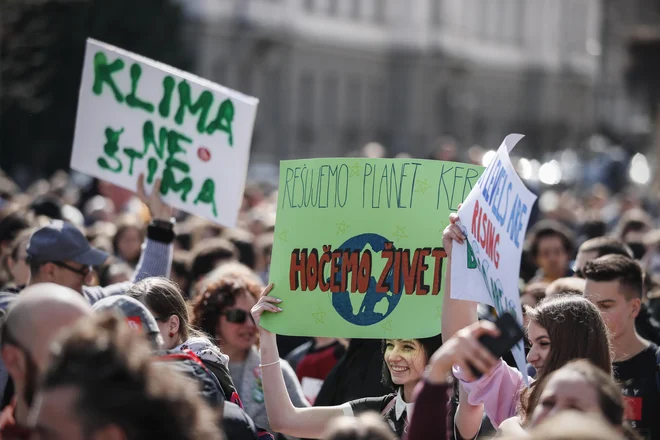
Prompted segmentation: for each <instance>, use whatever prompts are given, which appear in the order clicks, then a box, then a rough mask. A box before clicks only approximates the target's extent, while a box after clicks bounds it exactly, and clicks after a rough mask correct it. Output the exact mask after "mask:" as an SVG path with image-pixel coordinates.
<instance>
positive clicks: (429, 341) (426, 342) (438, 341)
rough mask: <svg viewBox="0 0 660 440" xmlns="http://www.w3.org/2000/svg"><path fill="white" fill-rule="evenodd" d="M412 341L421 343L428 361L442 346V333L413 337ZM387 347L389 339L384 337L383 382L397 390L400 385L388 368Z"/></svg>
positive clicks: (382, 349)
mask: <svg viewBox="0 0 660 440" xmlns="http://www.w3.org/2000/svg"><path fill="white" fill-rule="evenodd" d="M411 340H412V341H417V342H418V343H419V345H421V346H422V349H423V350H424V355H425V356H426V361H427V362H428V360H429V359H431V356H432V355H433V353H435V352H436V350H438V349H439V348H440V347H441V346H442V334H439V335H437V336H431V337H430V338H421V339H411ZM386 349H387V339H383V342H382V344H381V353H382V357H383V368H382V370H381V379H380V381H381V383H382V384H383V385H385V386H386V387H388V388H391V389H393V390H397V389H398V388H399V387H398V386H397V385H395V384H394V382H392V375H391V374H390V370H389V368H387V362H386V361H385V350H386Z"/></svg>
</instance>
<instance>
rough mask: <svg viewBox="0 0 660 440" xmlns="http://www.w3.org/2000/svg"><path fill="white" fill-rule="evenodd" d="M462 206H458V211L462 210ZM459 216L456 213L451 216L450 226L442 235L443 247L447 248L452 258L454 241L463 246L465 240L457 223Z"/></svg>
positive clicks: (446, 250)
mask: <svg viewBox="0 0 660 440" xmlns="http://www.w3.org/2000/svg"><path fill="white" fill-rule="evenodd" d="M461 206H462V205H458V209H461ZM458 220H459V219H458V214H456V213H455V212H453V213H451V214H449V225H447V227H446V228H445V230H444V231H443V233H442V245H443V247H444V248H445V252H447V255H448V256H449V257H451V249H452V245H453V244H454V241H456V242H458V243H460V244H463V242H464V240H465V235H464V234H463V231H461V228H459V227H458V225H457V224H456V222H458Z"/></svg>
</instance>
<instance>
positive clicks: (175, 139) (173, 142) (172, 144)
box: [165, 130, 192, 173]
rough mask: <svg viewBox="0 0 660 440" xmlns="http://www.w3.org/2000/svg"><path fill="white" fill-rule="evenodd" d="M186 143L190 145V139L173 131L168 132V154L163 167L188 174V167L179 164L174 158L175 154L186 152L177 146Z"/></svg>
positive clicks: (185, 164) (183, 163)
mask: <svg viewBox="0 0 660 440" xmlns="http://www.w3.org/2000/svg"><path fill="white" fill-rule="evenodd" d="M181 141H183V142H187V143H192V139H191V138H189V137H187V136H184V135H183V134H181V133H178V132H176V131H174V130H170V132H169V134H168V136H167V152H168V154H169V155H168V157H167V160H166V161H165V166H167V167H170V168H178V169H180V170H181V171H183V172H184V173H188V172H190V166H189V165H188V164H187V163H185V162H181V161H180V160H178V159H177V158H175V157H174V155H175V154H177V153H184V154H185V153H186V150H184V149H183V148H181V146H180V145H179V142H181Z"/></svg>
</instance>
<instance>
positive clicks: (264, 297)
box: [250, 283, 282, 331]
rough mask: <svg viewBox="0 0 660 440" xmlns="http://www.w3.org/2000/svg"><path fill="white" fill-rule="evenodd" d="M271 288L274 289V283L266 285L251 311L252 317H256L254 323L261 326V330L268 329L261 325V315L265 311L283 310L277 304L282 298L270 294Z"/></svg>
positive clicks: (276, 311) (277, 311)
mask: <svg viewBox="0 0 660 440" xmlns="http://www.w3.org/2000/svg"><path fill="white" fill-rule="evenodd" d="M271 290H273V284H272V283H271V284H269V285H268V286H266V288H265V289H264V290H263V292H261V298H260V299H259V301H257V303H256V304H255V305H254V307H252V310H251V311H250V313H252V319H254V323H255V324H256V325H257V326H258V327H259V330H261V331H267V330H266V329H264V328H263V327H261V326H260V325H259V321H261V316H262V315H263V314H264V312H270V313H279V312H281V311H282V309H281V308H279V307H278V306H277V305H276V304H280V303H281V302H282V300H281V299H279V298H275V297H274V296H268V294H269V293H270V291H271Z"/></svg>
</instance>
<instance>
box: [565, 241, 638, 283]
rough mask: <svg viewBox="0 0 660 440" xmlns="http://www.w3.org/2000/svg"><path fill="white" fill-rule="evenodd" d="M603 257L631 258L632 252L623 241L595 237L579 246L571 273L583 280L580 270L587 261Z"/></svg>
mask: <svg viewBox="0 0 660 440" xmlns="http://www.w3.org/2000/svg"><path fill="white" fill-rule="evenodd" d="M603 255H624V256H626V257H630V258H632V257H633V253H632V250H631V249H630V248H629V247H628V245H626V244H625V243H624V242H623V241H621V240H619V239H618V238H616V237H609V236H606V237H596V238H592V239H590V240H587V241H585V242H584V243H582V244H581V245H580V247H579V248H578V252H577V257H575V264H574V266H573V272H574V274H575V276H576V277H579V278H584V275H583V274H582V269H583V268H584V265H585V264H587V262H588V261H591V260H595V259H596V258H600V257H602V256H603Z"/></svg>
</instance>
